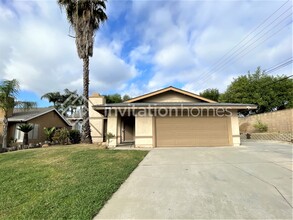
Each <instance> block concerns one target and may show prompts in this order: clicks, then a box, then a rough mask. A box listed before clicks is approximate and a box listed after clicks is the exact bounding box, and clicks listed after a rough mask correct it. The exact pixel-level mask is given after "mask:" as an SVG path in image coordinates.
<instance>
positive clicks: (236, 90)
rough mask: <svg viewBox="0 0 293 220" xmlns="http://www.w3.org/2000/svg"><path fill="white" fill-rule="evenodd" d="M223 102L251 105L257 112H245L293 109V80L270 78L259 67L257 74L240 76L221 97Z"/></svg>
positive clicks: (246, 112) (280, 77) (277, 77)
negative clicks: (253, 105)
mask: <svg viewBox="0 0 293 220" xmlns="http://www.w3.org/2000/svg"><path fill="white" fill-rule="evenodd" d="M220 101H221V102H232V103H250V104H256V105H258V108H257V109H256V110H250V111H245V112H243V113H244V114H248V113H249V112H254V113H264V112H270V111H274V110H280V109H285V108H292V107H293V80H292V79H290V78H289V77H284V76H270V75H268V74H266V73H264V72H263V71H261V69H260V67H258V68H257V69H256V71H255V73H253V74H251V73H250V72H248V74H247V75H243V76H239V77H237V78H236V79H234V80H233V82H232V83H231V84H230V85H229V86H228V88H227V90H226V92H225V93H223V94H222V95H221V96H220Z"/></svg>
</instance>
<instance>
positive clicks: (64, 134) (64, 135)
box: [52, 128, 69, 144]
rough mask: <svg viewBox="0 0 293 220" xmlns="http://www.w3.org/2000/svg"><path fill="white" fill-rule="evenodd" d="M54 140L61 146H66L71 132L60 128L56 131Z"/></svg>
mask: <svg viewBox="0 0 293 220" xmlns="http://www.w3.org/2000/svg"><path fill="white" fill-rule="evenodd" d="M52 139H53V140H54V141H57V142H58V143H59V144H66V143H68V141H69V131H68V130H67V128H60V129H58V130H56V131H55V133H54V136H53V138H52Z"/></svg>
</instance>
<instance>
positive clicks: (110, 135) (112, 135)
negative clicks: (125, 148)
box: [106, 132, 115, 144]
mask: <svg viewBox="0 0 293 220" xmlns="http://www.w3.org/2000/svg"><path fill="white" fill-rule="evenodd" d="M114 137H115V135H114V134H113V133H111V132H108V133H107V135H106V138H107V141H108V144H109V143H110V139H112V138H114Z"/></svg>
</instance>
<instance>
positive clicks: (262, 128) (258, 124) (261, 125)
mask: <svg viewBox="0 0 293 220" xmlns="http://www.w3.org/2000/svg"><path fill="white" fill-rule="evenodd" d="M253 127H254V128H255V129H256V130H257V131H258V132H267V131H268V126H267V125H266V124H265V123H263V122H261V121H260V120H257V122H256V123H255V124H254V125H253Z"/></svg>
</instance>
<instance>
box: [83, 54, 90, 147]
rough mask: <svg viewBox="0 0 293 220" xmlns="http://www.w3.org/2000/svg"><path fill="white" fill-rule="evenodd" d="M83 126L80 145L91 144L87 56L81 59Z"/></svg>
mask: <svg viewBox="0 0 293 220" xmlns="http://www.w3.org/2000/svg"><path fill="white" fill-rule="evenodd" d="M83 98H84V109H83V111H84V112H83V116H82V119H83V126H82V143H88V144H91V143H92V136H91V128H90V121H89V104H88V99H89V56H87V57H86V58H84V59H83Z"/></svg>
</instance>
